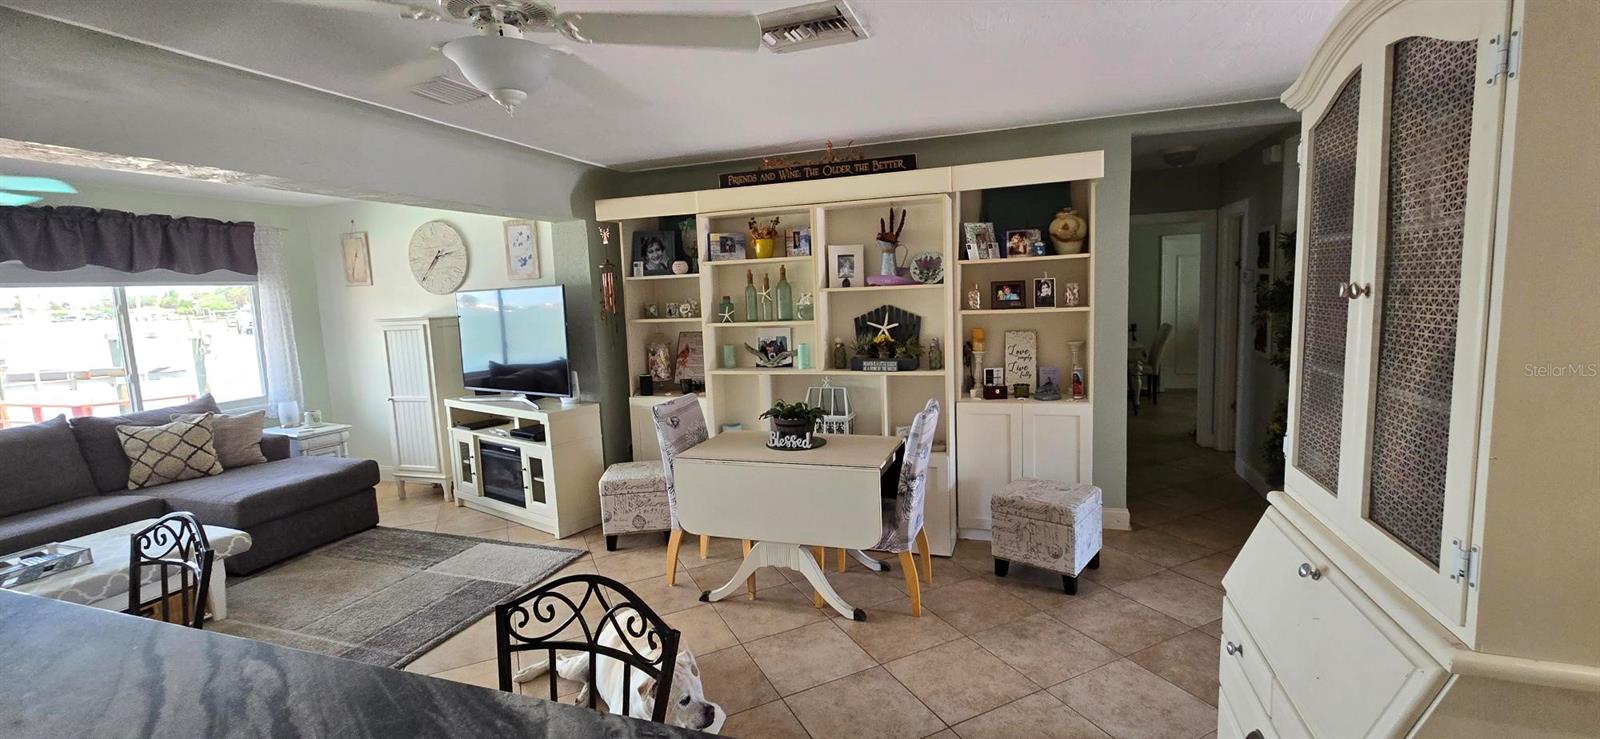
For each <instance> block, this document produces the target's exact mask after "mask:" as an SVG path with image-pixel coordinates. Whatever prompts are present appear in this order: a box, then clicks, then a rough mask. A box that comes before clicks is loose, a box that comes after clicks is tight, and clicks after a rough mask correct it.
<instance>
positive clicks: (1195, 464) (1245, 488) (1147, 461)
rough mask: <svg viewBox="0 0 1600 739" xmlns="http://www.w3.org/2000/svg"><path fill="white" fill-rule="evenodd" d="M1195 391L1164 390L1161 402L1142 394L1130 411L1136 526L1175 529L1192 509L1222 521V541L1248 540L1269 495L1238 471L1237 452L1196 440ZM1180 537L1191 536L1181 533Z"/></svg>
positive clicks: (1131, 482) (1130, 466)
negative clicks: (1134, 409)
mask: <svg viewBox="0 0 1600 739" xmlns="http://www.w3.org/2000/svg"><path fill="white" fill-rule="evenodd" d="M1194 414H1195V393H1194V391H1192V390H1171V391H1165V392H1162V393H1161V398H1160V404H1159V405H1155V404H1152V403H1150V401H1149V399H1148V398H1145V399H1143V400H1142V402H1141V404H1140V407H1139V415H1137V416H1135V415H1129V416H1128V511H1129V514H1130V517H1131V518H1132V523H1133V528H1134V530H1135V531H1141V530H1144V529H1154V530H1155V531H1157V532H1161V533H1165V534H1172V533H1173V532H1172V531H1170V529H1171V528H1172V525H1173V523H1174V522H1177V521H1179V520H1180V519H1184V518H1185V517H1187V516H1191V515H1193V514H1197V513H1198V514H1204V515H1203V516H1202V518H1205V519H1209V520H1213V521H1217V522H1219V524H1220V525H1219V527H1218V529H1217V530H1216V531H1215V532H1214V533H1215V535H1216V536H1217V537H1218V538H1217V540H1218V541H1219V542H1220V541H1224V540H1226V541H1230V542H1233V541H1234V540H1235V539H1237V541H1236V542H1234V543H1231V544H1229V546H1230V547H1238V546H1239V545H1241V544H1243V543H1244V539H1245V537H1246V536H1247V535H1248V534H1249V532H1250V528H1252V527H1254V525H1255V522H1256V520H1257V519H1259V518H1260V517H1261V512H1262V511H1263V510H1265V509H1266V505H1267V503H1266V500H1265V498H1263V497H1262V496H1261V495H1260V494H1259V493H1257V492H1256V491H1255V490H1254V489H1253V488H1251V487H1250V485H1249V484H1248V483H1246V482H1245V481H1244V480H1243V479H1240V477H1239V476H1238V475H1236V474H1234V472H1233V453H1232V452H1219V451H1216V450H1214V449H1206V448H1204V447H1200V446H1197V445H1196V444H1195V442H1194ZM1177 538H1180V539H1186V538H1189V537H1188V536H1184V535H1183V534H1182V533H1179V534H1178V535H1177Z"/></svg>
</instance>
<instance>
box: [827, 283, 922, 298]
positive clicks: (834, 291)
mask: <svg viewBox="0 0 1600 739" xmlns="http://www.w3.org/2000/svg"><path fill="white" fill-rule="evenodd" d="M943 288H944V283H942V282H936V283H934V284H932V285H864V286H862V287H825V288H822V289H821V290H818V291H817V292H820V293H827V294H829V295H841V294H848V293H876V292H915V291H920V290H941V289H943Z"/></svg>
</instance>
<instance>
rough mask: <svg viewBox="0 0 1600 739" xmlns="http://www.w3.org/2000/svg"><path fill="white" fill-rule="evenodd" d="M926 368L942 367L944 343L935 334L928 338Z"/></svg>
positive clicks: (938, 368)
mask: <svg viewBox="0 0 1600 739" xmlns="http://www.w3.org/2000/svg"><path fill="white" fill-rule="evenodd" d="M928 369H931V370H942V369H944V344H943V343H942V342H940V341H939V337H937V336H935V337H934V338H932V339H929V340H928Z"/></svg>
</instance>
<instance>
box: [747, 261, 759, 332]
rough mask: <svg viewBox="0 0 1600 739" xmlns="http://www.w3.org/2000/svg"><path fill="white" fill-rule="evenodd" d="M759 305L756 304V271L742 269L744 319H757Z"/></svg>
mask: <svg viewBox="0 0 1600 739" xmlns="http://www.w3.org/2000/svg"><path fill="white" fill-rule="evenodd" d="M760 310H761V309H760V307H758V306H757V305H756V273H755V271H754V270H748V269H747V270H745V271H744V320H746V321H759V320H761V319H760V318H759V317H758V316H759V313H758V311H760Z"/></svg>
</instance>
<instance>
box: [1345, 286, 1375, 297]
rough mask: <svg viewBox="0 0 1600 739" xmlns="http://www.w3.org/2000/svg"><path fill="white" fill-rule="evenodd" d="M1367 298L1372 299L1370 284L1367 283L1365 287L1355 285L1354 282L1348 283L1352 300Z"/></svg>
mask: <svg viewBox="0 0 1600 739" xmlns="http://www.w3.org/2000/svg"><path fill="white" fill-rule="evenodd" d="M1369 297H1372V283H1370V282H1369V283H1367V284H1365V285H1357V284H1356V283H1354V282H1352V283H1350V298H1351V299H1352V300H1354V299H1356V298H1369Z"/></svg>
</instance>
